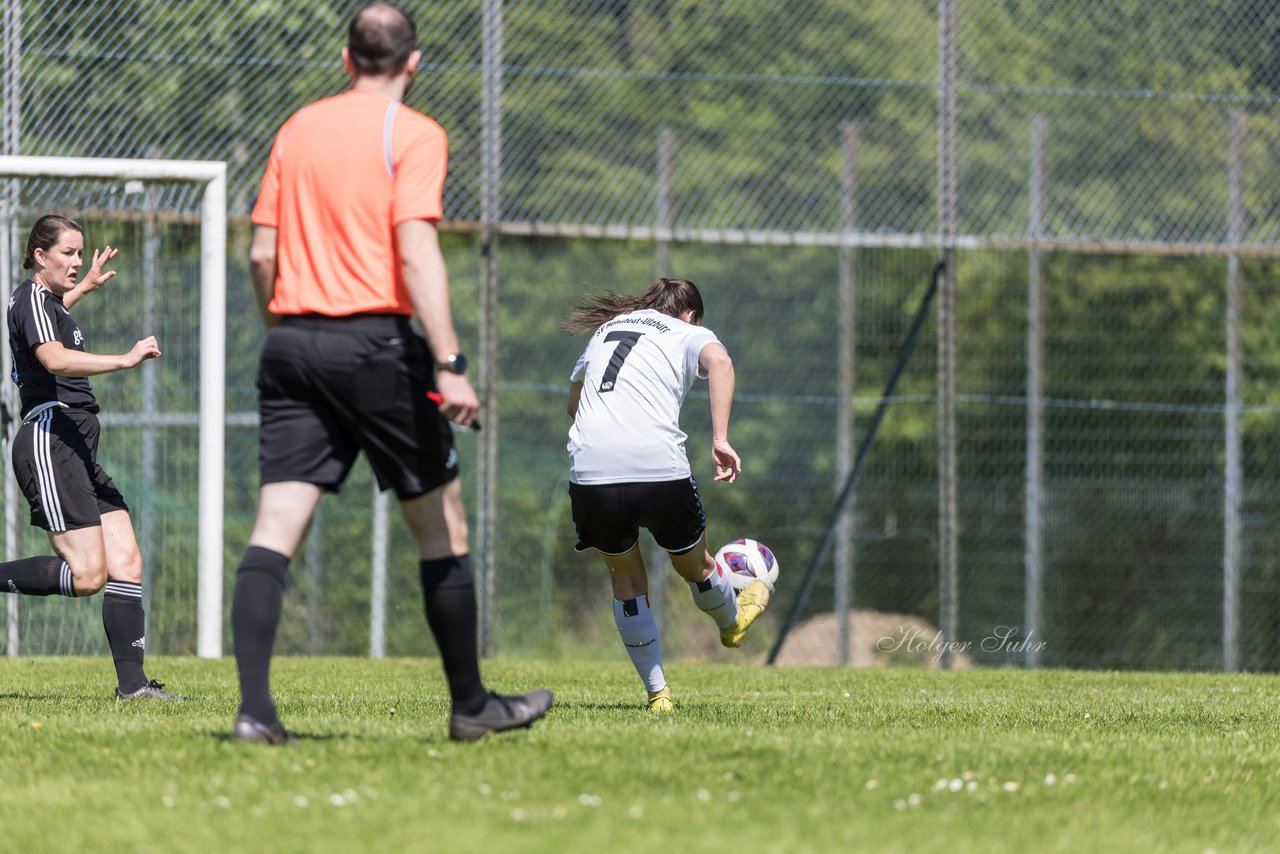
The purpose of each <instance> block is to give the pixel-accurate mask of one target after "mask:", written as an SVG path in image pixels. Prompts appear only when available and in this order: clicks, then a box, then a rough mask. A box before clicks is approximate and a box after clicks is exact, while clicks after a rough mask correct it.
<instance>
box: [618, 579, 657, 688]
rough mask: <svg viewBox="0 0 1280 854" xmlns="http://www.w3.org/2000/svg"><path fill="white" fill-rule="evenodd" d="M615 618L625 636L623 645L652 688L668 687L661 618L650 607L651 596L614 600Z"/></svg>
mask: <svg viewBox="0 0 1280 854" xmlns="http://www.w3.org/2000/svg"><path fill="white" fill-rule="evenodd" d="M613 622H614V624H615V625H617V627H618V634H619V635H621V636H622V645H623V646H624V647H626V648H627V655H629V656H631V663H632V664H634V665H635V667H636V673H639V674H640V678H641V679H642V680H643V681H644V687H645V689H646V690H648V691H661V690H662V689H663V688H665V687H667V676H666V674H665V673H663V672H662V649H661V644H659V643H658V621H657V620H655V619H654V618H653V611H652V610H650V609H649V596H648V594H645V595H644V596H637V597H636V598H635V599H628V600H626V601H625V602H620V601H618V600H617V599H614V600H613Z"/></svg>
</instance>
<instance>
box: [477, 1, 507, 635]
mask: <svg viewBox="0 0 1280 854" xmlns="http://www.w3.org/2000/svg"><path fill="white" fill-rule="evenodd" d="M483 22H484V35H483V38H484V54H483V56H482V58H481V67H482V69H483V86H484V91H483V93H482V99H481V114H482V130H481V140H480V149H481V162H480V183H481V190H480V220H481V225H482V233H481V237H480V252H481V261H480V360H479V361H480V370H479V377H478V379H479V385H480V388H479V389H478V391H479V394H480V411H481V413H483V423H484V430H483V431H482V432H481V433H480V439H479V453H478V461H477V465H476V480H477V484H478V485H477V492H478V493H479V495H478V496H477V499H478V500H477V507H476V556H477V561H476V563H477V569H478V575H479V579H478V580H479V588H480V590H479V593H480V614H479V635H480V638H479V640H480V654H481V655H484V656H486V657H487V656H491V655H493V654H494V652H495V650H496V644H495V639H494V631H495V628H496V627H495V623H496V617H495V615H496V613H497V604H496V599H497V583H496V576H497V557H496V555H497V517H498V393H497V383H498V373H499V372H498V232H497V230H496V228H495V227H496V226H497V225H498V224H499V222H500V220H501V218H502V62H503V60H502V50H503V30H502V0H484V9H483Z"/></svg>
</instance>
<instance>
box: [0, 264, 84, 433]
mask: <svg viewBox="0 0 1280 854" xmlns="http://www.w3.org/2000/svg"><path fill="white" fill-rule="evenodd" d="M50 341H59V342H61V343H62V346H63V347H66V348H67V349H68V350H79V351H80V352H84V335H83V334H81V332H80V327H79V326H78V325H76V322H75V320H74V319H73V318H72V317H71V312H69V311H67V307H66V306H64V305H63V304H62V298H61V297H58V296H54V294H53V293H52V292H50V291H48V290H46V289H45V288H44V287H43V286H42V285H39V284H37V283H36V282H35V281H34V280H33V279H27V280H26V281H24V282H23V283H22V284H20V285H18V287H17V288H15V289H14V291H13V296H11V297H9V349H10V350H12V351H13V381H14V382H15V383H17V384H18V392H19V394H20V396H21V398H22V416H23V417H24V418H25V417H26V415H27V413H28V412H30V411H31V410H32V409H34V408H35V407H37V406H39V405H40V404H42V403H53V402H57V403H60V404H62V405H63V406H69V407H72V408H74V409H84V410H87V411H89V412H97V411H98V402H97V400H95V399H94V396H93V390H92V389H91V388H90V387H89V380H87V379H86V378H84V377H59V376H56V375H54V374H51V373H49V372H48V371H47V370H45V367H44V365H42V364H40V360H39V359H37V358H36V347H38V346H40V345H41V344H47V343H49V342H50Z"/></svg>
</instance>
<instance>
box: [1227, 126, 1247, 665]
mask: <svg viewBox="0 0 1280 854" xmlns="http://www.w3.org/2000/svg"><path fill="white" fill-rule="evenodd" d="M1245 130H1246V126H1245V115H1244V112H1243V111H1241V110H1233V111H1232V112H1231V167H1230V168H1231V173H1230V176H1229V181H1230V189H1229V192H1228V199H1229V201H1228V206H1229V209H1228V213H1227V242H1228V243H1229V244H1230V245H1231V248H1232V252H1231V254H1230V255H1228V256H1227V376H1226V391H1225V393H1226V408H1225V410H1226V411H1225V419H1226V423H1225V425H1224V427H1225V436H1224V440H1225V444H1226V447H1225V449H1224V460H1223V467H1224V469H1225V470H1224V472H1223V494H1222V502H1223V508H1222V523H1223V524H1222V528H1223V544H1222V669H1223V670H1225V671H1227V672H1228V673H1234V672H1235V671H1237V670H1239V669H1240V625H1239V621H1240V505H1241V502H1242V500H1243V499H1242V495H1243V492H1244V490H1243V488H1242V487H1243V480H1244V467H1243V464H1242V462H1241V456H1240V374H1241V368H1242V363H1243V355H1242V351H1243V345H1242V343H1241V342H1242V339H1241V328H1240V324H1241V307H1240V302H1241V297H1242V294H1243V289H1244V286H1243V282H1242V278H1243V276H1242V275H1241V272H1240V256H1239V255H1238V254H1237V253H1236V252H1235V251H1234V250H1235V248H1236V247H1237V246H1239V244H1240V241H1241V240H1243V239H1244V142H1245Z"/></svg>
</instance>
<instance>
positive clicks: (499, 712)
mask: <svg viewBox="0 0 1280 854" xmlns="http://www.w3.org/2000/svg"><path fill="white" fill-rule="evenodd" d="M551 699H552V698H551V692H550V691H542V690H539V691H530V692H529V693H528V694H519V695H517V696H513V697H505V696H503V695H501V694H490V695H489V700H488V702H486V703H485V705H484V708H483V709H481V710H480V711H479V712H477V713H476V714H474V715H464V714H461V713H459V712H454V713H453V715H452V716H451V717H450V718H449V738H451V739H453V740H454V741H475V740H477V739H479V738H480V737H482V736H483V735H484V734H485V733H490V732H505V731H506V730H509V729H523V728H524V727H527V726H530V725H531V724H532V723H533V722H534V721H536V720H537V719H538V718H540V717H542V716H543V715H545V714H546V713H547V710H548V709H550V708H551Z"/></svg>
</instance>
